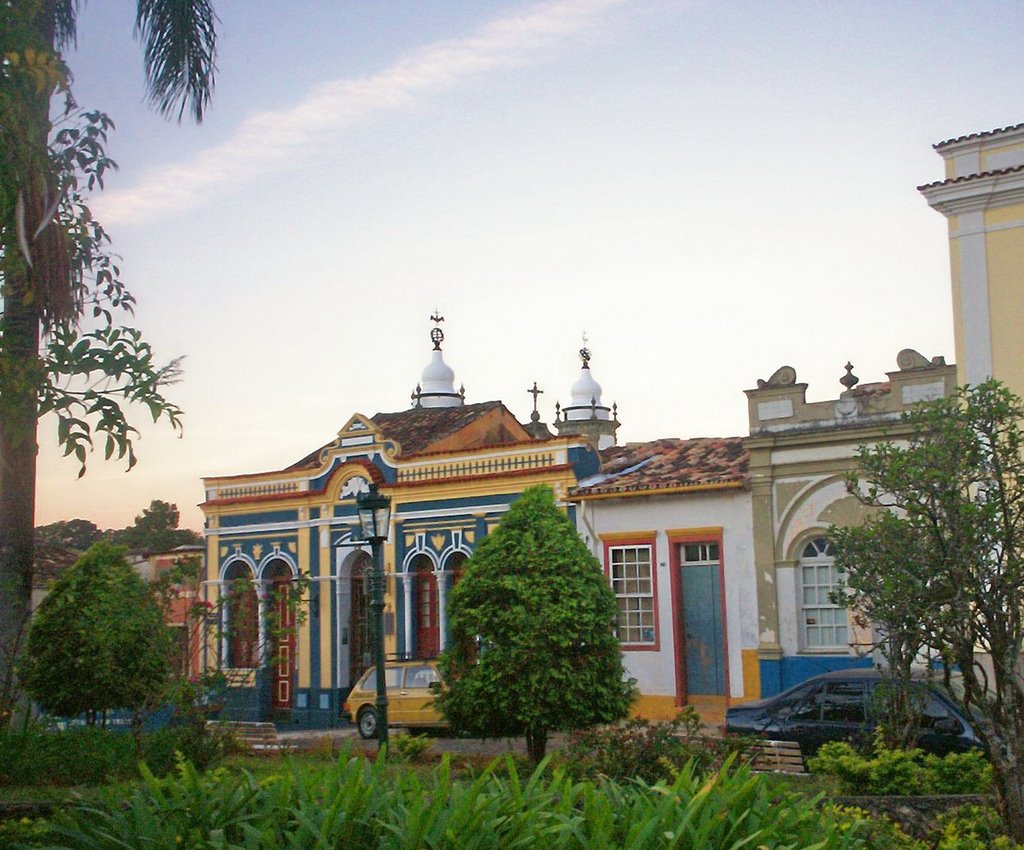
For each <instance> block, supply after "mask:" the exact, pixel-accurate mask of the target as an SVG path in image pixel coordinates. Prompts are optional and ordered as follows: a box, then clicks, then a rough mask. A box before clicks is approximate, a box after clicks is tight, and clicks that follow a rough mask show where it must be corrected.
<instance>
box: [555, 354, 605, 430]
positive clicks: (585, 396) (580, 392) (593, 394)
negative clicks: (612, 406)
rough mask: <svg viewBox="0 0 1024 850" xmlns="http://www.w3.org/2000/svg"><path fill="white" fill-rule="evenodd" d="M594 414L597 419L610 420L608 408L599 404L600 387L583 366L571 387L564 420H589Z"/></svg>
mask: <svg viewBox="0 0 1024 850" xmlns="http://www.w3.org/2000/svg"><path fill="white" fill-rule="evenodd" d="M595 413H596V414H597V418H598V419H611V414H610V412H609V411H608V408H606V407H604V406H603V405H602V404H601V385H600V384H599V383H598V382H597V381H595V380H594V376H593V375H592V374H591V373H590V367H589V366H586V365H584V366H583V368H582V369H580V376H579V377H578V378H577V379H576V383H574V384H573V385H572V402H571V403H570V404H569V406H568V407H566V408H565V418H566V419H590V418H591V417H592V416H593V415H594V414H595Z"/></svg>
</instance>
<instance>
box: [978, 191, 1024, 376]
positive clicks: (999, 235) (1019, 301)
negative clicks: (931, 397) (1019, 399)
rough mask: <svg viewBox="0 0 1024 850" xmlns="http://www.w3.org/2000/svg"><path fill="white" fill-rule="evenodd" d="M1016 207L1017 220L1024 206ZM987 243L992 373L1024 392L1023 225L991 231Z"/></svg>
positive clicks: (1023, 217) (987, 236)
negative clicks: (1023, 331)
mask: <svg viewBox="0 0 1024 850" xmlns="http://www.w3.org/2000/svg"><path fill="white" fill-rule="evenodd" d="M1017 210H1018V213H1017V219H1016V220H1018V221H1019V220H1021V219H1024V205H1021V206H1019V207H1018V208H1017ZM1000 212H1003V211H1000ZM985 242H986V253H987V255H988V256H987V260H988V290H989V310H990V317H991V318H990V326H991V328H992V372H993V374H994V375H996V376H997V377H998V378H999V379H1000V380H1001V381H1003V383H1005V384H1006V385H1007V386H1008V387H1009V388H1010V389H1011V390H1012V391H1013V392H1015V393H1016V394H1017V395H1024V333H1022V320H1024V225H1022V226H1020V227H1015V228H1012V229H1007V230H997V231H995V232H991V233H988V234H987V235H986V238H985Z"/></svg>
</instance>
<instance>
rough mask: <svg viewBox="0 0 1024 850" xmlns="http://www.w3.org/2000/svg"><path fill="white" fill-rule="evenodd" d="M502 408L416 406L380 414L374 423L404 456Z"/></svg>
mask: <svg viewBox="0 0 1024 850" xmlns="http://www.w3.org/2000/svg"><path fill="white" fill-rule="evenodd" d="M501 406H502V405H501V402H500V401H483V402H480V403H478V404H464V405H461V406H459V407H413V408H411V409H410V410H403V411H401V412H399V413H378V414H377V415H376V416H374V417H373V419H372V420H371V421H372V422H373V424H374V425H376V426H377V427H378V428H380V430H381V431H382V432H383V433H384V436H385V437H387V438H388V439H389V440H397V441H398V443H399V445H401V447H402V454H403V455H414V454H418V453H419V452H422V451H424V450H426V449H427V448H428V447H429V446H431V445H433V444H434V443H436V442H438V441H440V440H443V439H445V438H446V437H450V436H451V435H452V434H454V433H456V432H458V431H461V430H462V429H463V428H465V427H466V426H467V425H469V424H470V423H471V422H473V421H475V420H476V419H479V418H480V417H481V416H483V415H484V414H485V413H490V411H492V410H494V409H496V408H499V407H501Z"/></svg>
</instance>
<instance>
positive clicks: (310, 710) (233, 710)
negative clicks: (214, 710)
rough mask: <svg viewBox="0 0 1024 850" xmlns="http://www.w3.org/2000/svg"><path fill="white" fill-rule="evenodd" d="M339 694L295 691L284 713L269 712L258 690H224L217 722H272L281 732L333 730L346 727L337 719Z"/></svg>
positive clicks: (340, 700)
mask: <svg viewBox="0 0 1024 850" xmlns="http://www.w3.org/2000/svg"><path fill="white" fill-rule="evenodd" d="M341 703H342V692H339V691H336V690H320V689H315V688H305V689H302V690H297V691H295V698H294V701H293V703H292V707H291V709H290V710H287V711H280V710H277V711H273V710H271V709H270V704H269V700H268V699H267V697H266V694H263V693H261V691H260V689H259V688H228V689H227V690H226V691H225V702H224V708H223V710H222V711H221V712H220V715H219V717H218V719H220V720H248V721H254V722H255V721H268V720H269V721H273V722H274V723H275V724H276V725H277V726H278V728H280V729H282V730H284V729H333V728H335V727H338V726H347V725H348V721H346V720H345V719H343V718H342V717H341Z"/></svg>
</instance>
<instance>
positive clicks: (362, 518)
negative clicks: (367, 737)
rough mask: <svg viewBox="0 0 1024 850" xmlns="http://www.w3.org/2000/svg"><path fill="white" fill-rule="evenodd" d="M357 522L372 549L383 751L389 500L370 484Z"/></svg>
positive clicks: (372, 598)
mask: <svg viewBox="0 0 1024 850" xmlns="http://www.w3.org/2000/svg"><path fill="white" fill-rule="evenodd" d="M356 507H357V510H358V511H359V524H360V526H361V527H362V531H363V539H364V540H366V541H367V542H368V543H369V544H370V548H371V549H372V551H373V571H372V572H371V574H370V612H371V614H372V624H373V652H374V658H375V659H376V668H377V742H378V745H379V746H380V747H381V749H382V750H383V748H384V746H386V745H387V742H388V692H387V683H386V682H385V681H384V563H383V560H382V559H381V544H382V543H383V542H384V541H385V540H387V539H388V526H389V525H390V523H391V500H390V499H389V498H388V497H387V496H383V495H381V494H380V493H378V492H377V485H376V484H371V485H370V489H369V491H368V492H366V493H360V494H359V495H358V496H357V497H356Z"/></svg>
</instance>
